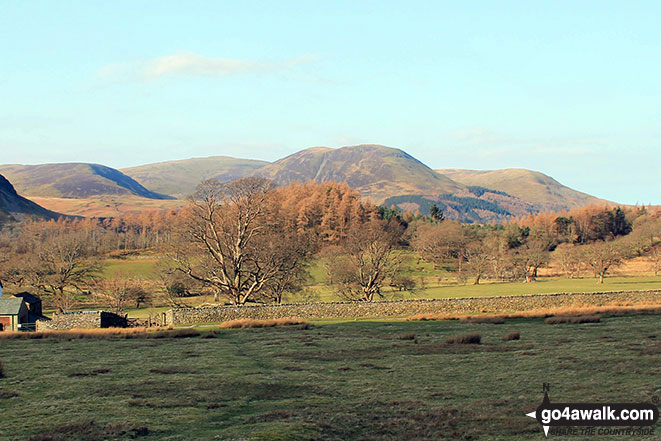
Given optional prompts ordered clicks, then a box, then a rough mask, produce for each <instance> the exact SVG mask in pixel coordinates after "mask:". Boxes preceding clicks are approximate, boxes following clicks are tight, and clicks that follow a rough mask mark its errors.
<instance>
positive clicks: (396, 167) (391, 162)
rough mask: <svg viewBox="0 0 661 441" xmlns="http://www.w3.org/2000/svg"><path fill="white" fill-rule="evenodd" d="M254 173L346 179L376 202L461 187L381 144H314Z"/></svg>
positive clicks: (283, 178)
mask: <svg viewBox="0 0 661 441" xmlns="http://www.w3.org/2000/svg"><path fill="white" fill-rule="evenodd" d="M257 174H258V175H260V176H264V177H267V178H270V179H272V180H273V181H274V182H276V183H277V184H281V185H283V184H289V183H290V182H295V181H299V182H307V181H316V182H327V181H335V182H346V183H347V184H349V186H350V187H352V188H355V189H356V190H358V191H359V192H360V193H361V194H362V195H363V196H368V197H370V198H371V199H372V200H373V201H375V202H377V203H380V202H383V201H384V200H385V199H387V198H388V197H391V196H396V195H402V194H425V195H440V194H444V193H453V192H456V191H459V190H461V189H462V188H463V186H462V185H459V184H457V183H455V182H454V181H452V180H451V179H448V178H446V177H445V176H442V175H439V174H438V173H435V172H434V171H433V170H432V169H431V168H429V167H427V166H426V165H425V164H423V163H422V162H420V161H418V160H417V159H415V158H414V157H413V156H411V155H409V154H408V153H406V152H404V151H402V150H399V149H395V148H390V147H384V146H380V145H357V146H350V147H342V148H338V149H331V148H325V147H314V148H310V149H306V150H302V151H300V152H297V153H294V154H293V155H289V156H287V157H285V158H282V159H280V160H278V161H276V162H274V163H272V164H269V165H267V166H265V167H264V168H262V169H260V170H259V171H258V172H257Z"/></svg>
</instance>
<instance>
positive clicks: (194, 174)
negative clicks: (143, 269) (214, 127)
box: [120, 156, 269, 198]
mask: <svg viewBox="0 0 661 441" xmlns="http://www.w3.org/2000/svg"><path fill="white" fill-rule="evenodd" d="M267 164H269V163H268V162H266V161H258V160H253V159H240V158H232V157H229V156H210V157H208V158H192V159H184V160H180V161H167V162H158V163H155V164H147V165H141V166H137V167H129V168H123V169H121V170H120V171H121V172H123V173H125V174H126V175H128V176H130V177H131V178H133V179H135V180H136V181H138V182H139V183H140V184H142V185H144V186H145V187H147V188H149V189H151V190H153V191H157V192H159V193H164V194H169V195H173V196H177V197H179V198H182V197H185V196H188V195H190V194H192V193H193V192H194V191H195V188H196V187H197V185H198V184H199V183H200V182H202V181H203V180H205V179H217V180H219V181H221V182H225V181H231V180H233V179H237V178H241V177H244V176H247V175H249V174H251V173H253V172H254V171H255V170H258V169H260V168H262V167H264V166H265V165H267Z"/></svg>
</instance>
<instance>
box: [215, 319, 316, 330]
mask: <svg viewBox="0 0 661 441" xmlns="http://www.w3.org/2000/svg"><path fill="white" fill-rule="evenodd" d="M292 325H302V326H304V327H305V328H306V329H307V327H309V323H308V322H306V321H305V320H301V319H297V318H284V319H273V320H257V319H242V320H230V321H228V322H223V323H221V324H220V328H222V329H243V328H272V327H274V326H292Z"/></svg>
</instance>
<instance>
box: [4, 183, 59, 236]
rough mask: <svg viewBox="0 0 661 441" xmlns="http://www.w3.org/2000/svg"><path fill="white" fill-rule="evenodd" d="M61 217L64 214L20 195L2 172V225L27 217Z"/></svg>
mask: <svg viewBox="0 0 661 441" xmlns="http://www.w3.org/2000/svg"><path fill="white" fill-rule="evenodd" d="M59 217H62V215H61V214H59V213H55V212H53V211H50V210H47V209H45V208H44V207H42V206H40V205H38V204H36V203H34V202H32V201H31V200H29V199H27V198H24V197H23V196H21V195H19V194H18V193H17V192H16V189H15V188H14V186H13V185H12V183H11V182H10V181H9V180H8V179H7V178H5V177H4V176H3V175H1V174H0V226H2V225H4V224H6V223H9V222H16V221H20V220H23V219H25V218H38V219H57V218H59Z"/></svg>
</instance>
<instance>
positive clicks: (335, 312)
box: [166, 290, 661, 325]
mask: <svg viewBox="0 0 661 441" xmlns="http://www.w3.org/2000/svg"><path fill="white" fill-rule="evenodd" d="M638 303H659V304H661V290H649V291H613V292H593V293H556V294H535V295H522V296H504V297H471V298H459V299H432V300H401V301H392V302H370V303H367V302H336V303H296V304H288V305H244V306H216V307H204V308H175V309H171V310H169V311H168V312H167V313H166V322H167V324H173V325H184V324H193V323H219V322H224V321H228V320H238V319H244V318H252V319H276V318H292V317H296V318H303V319H306V318H348V317H398V316H399V317H408V316H412V315H417V314H475V313H507V312H522V311H530V310H534V309H548V308H558V307H568V306H604V305H612V304H621V305H626V304H638Z"/></svg>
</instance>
